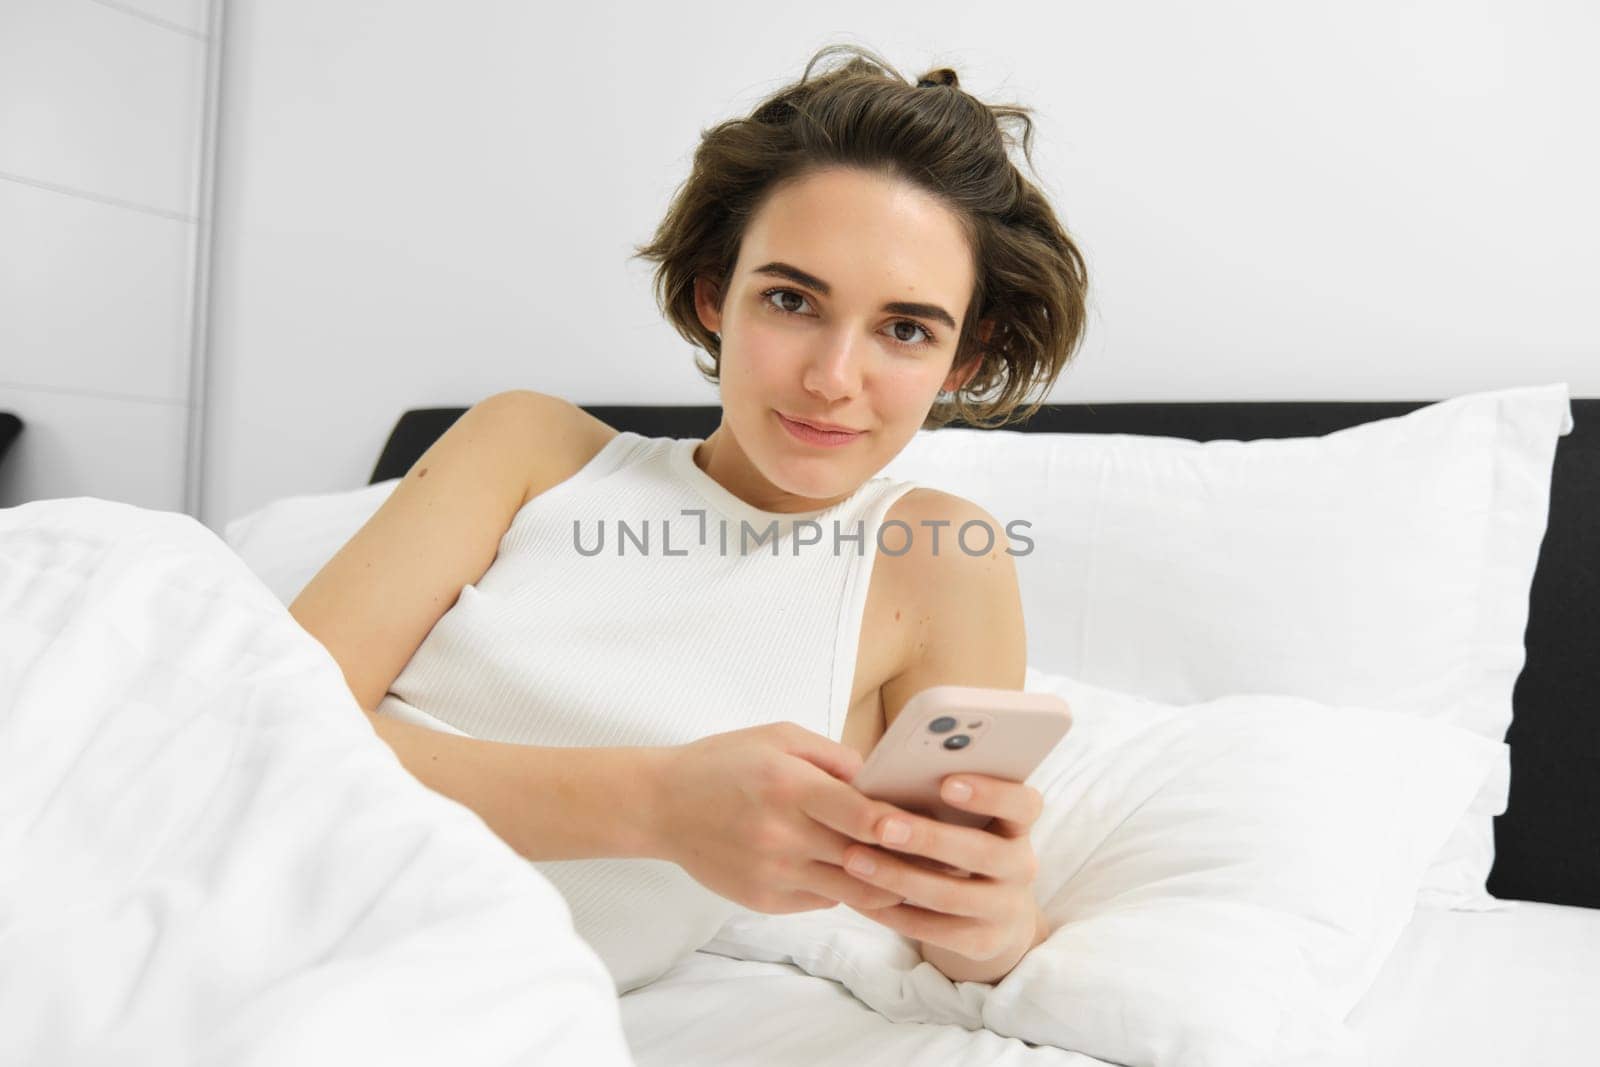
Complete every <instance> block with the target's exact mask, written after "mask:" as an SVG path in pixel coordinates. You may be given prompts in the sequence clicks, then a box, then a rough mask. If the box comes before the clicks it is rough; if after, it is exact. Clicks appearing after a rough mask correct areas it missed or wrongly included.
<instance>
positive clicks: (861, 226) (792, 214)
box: [695, 168, 976, 511]
mask: <svg viewBox="0 0 1600 1067" xmlns="http://www.w3.org/2000/svg"><path fill="white" fill-rule="evenodd" d="M973 280H974V273H973V263H972V251H971V249H970V248H969V247H968V245H967V241H966V238H965V237H964V236H963V234H962V232H961V228H960V226H959V224H958V223H957V220H956V217H955V216H954V215H953V214H952V213H951V212H950V211H949V210H948V209H947V208H945V207H944V206H943V205H941V204H940V203H938V202H937V201H936V200H934V199H933V198H932V197H930V196H928V195H927V194H926V193H924V192H922V191H921V190H918V189H916V188H915V187H913V186H911V185H908V184H906V183H903V182H900V181H897V180H894V179H890V178H885V177H881V176H877V175H869V174H866V173H863V172H861V171H856V170H849V169H844V168H833V169H829V170H826V171H822V172H819V173H816V174H813V175H811V176H809V177H806V178H804V179H801V180H800V181H798V182H796V183H793V184H790V185H788V186H786V187H784V188H782V189H780V190H779V191H778V192H776V193H774V194H773V195H772V196H771V197H770V198H769V199H768V201H767V202H766V204H764V205H763V206H762V208H761V209H760V211H758V212H757V213H756V215H755V216H754V217H753V218H752V219H751V220H750V223H749V226H748V227H747V229H746V231H745V235H744V238H743V241H742V243H741V244H740V247H739V255H738V260H737V262H736V263H735V264H734V268H733V271H732V273H731V274H730V276H729V279H728V282H727V292H726V295H725V297H724V299H723V302H722V306H721V309H720V310H719V309H718V308H717V307H716V288H715V284H714V281H713V280H712V279H707V278H701V279H698V280H697V282H696V286H695V294H696V305H697V311H698V313H699V316H700V321H701V322H702V323H703V324H704V325H705V327H706V328H707V329H709V330H712V331H713V332H716V333H719V334H721V337H722V363H721V375H720V376H721V391H722V409H723V411H722V425H721V426H720V427H719V428H718V430H717V432H716V433H714V434H713V435H712V436H711V438H708V439H707V442H706V444H705V445H702V446H701V449H702V450H703V451H705V452H706V453H707V455H706V456H705V457H704V459H705V461H706V462H705V465H706V468H707V470H708V473H710V474H711V475H712V476H713V477H716V478H717V479H718V480H719V481H721V482H722V483H723V484H724V485H725V486H726V487H727V488H728V489H729V490H730V491H732V492H734V493H735V494H736V495H738V496H740V497H742V498H744V499H745V500H747V501H749V502H750V503H752V504H754V505H755V506H757V507H761V508H763V509H765V510H769V511H807V510H817V509H820V508H823V507H827V506H830V505H831V504H833V503H836V502H838V501H840V500H843V499H844V498H846V497H848V496H849V495H850V494H851V493H853V492H854V491H855V490H856V489H857V488H859V487H860V486H861V484H862V483H863V482H865V481H866V480H867V479H869V478H871V477H872V476H873V475H875V474H876V473H877V472H878V471H879V470H881V469H882V468H883V467H884V466H885V465H886V464H887V463H888V462H889V461H890V460H891V459H893V458H894V457H895V455H897V454H898V453H899V452H900V450H901V449H902V448H904V447H905V445H906V444H907V443H908V442H909V441H910V440H911V438H912V437H913V436H914V435H915V434H916V432H917V431H918V430H919V429H921V427H922V423H923V420H924V419H925V418H926V417H927V414H928V410H929V409H930V408H931V407H932V405H933V402H934V400H935V398H936V397H937V395H938V393H939V391H940V390H941V389H945V390H950V391H954V390H956V389H958V388H959V387H960V386H961V384H962V383H963V382H964V381H965V380H966V379H967V378H969V377H970V376H971V375H972V373H974V372H975V371H976V367H975V366H974V367H969V368H966V369H965V371H964V372H962V373H956V374H952V372H951V365H952V363H953V361H954V357H955V353H956V347H957V341H958V340H959V338H958V336H957V330H958V326H959V324H960V323H961V321H962V319H963V317H964V316H965V315H966V312H967V302H968V298H969V296H970V294H971V292H972V285H973ZM894 304H902V305H916V306H901V307H891V306H890V305H894ZM785 416H787V417H792V418H795V419H801V420H805V421H808V422H823V423H828V424H832V425H836V426H843V427H847V428H849V429H852V430H856V431H859V432H858V433H857V434H856V435H855V436H854V437H851V438H850V439H848V440H847V441H846V442H845V443H843V444H838V445H832V446H822V445H818V444H815V443H812V442H810V441H807V440H804V439H803V438H802V437H799V436H796V434H795V433H794V432H792V431H791V430H790V429H789V428H788V426H787V425H786V423H785V419H784V417H785Z"/></svg>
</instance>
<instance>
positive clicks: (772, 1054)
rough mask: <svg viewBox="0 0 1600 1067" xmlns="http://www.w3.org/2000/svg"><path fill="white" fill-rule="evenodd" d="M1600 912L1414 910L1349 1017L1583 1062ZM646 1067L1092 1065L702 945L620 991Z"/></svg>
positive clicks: (1405, 1066) (1363, 1029)
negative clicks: (932, 1020) (882, 1007)
mask: <svg viewBox="0 0 1600 1067" xmlns="http://www.w3.org/2000/svg"><path fill="white" fill-rule="evenodd" d="M1595 1005H1600V909H1593V908H1575V907H1562V906H1559V905H1554V904H1536V903H1531V902H1528V901H1517V902H1515V903H1514V904H1513V905H1512V906H1511V907H1510V908H1508V909H1507V910H1505V911H1498V912H1466V911H1443V910H1433V909H1419V910H1418V911H1417V912H1416V913H1415V914H1414V915H1413V916H1412V919H1411V922H1410V923H1409V924H1408V925H1407V927H1406V930H1405V932H1404V934H1403V935H1402V936H1401V939H1400V941H1399V943H1398V944H1397V945H1396V946H1395V950H1394V952H1393V953H1392V954H1391V955H1390V957H1389V959H1388V960H1387V961H1386V963H1385V964H1384V968H1383V970H1382V971H1381V972H1380V973H1379V975H1378V978H1377V981H1376V982H1375V983H1374V984H1373V987H1372V989H1371V990H1370V991H1369V992H1368V994H1367V996H1366V997H1365V998H1364V999H1363V1000H1362V1002H1361V1003H1360V1004H1358V1005H1357V1006H1356V1009H1355V1011H1353V1012H1352V1013H1351V1014H1350V1024H1351V1026H1352V1027H1353V1028H1354V1029H1355V1030H1356V1032H1357V1033H1359V1034H1360V1035H1361V1036H1362V1038H1363V1039H1364V1040H1365V1041H1366V1042H1367V1045H1368V1049H1369V1052H1370V1054H1371V1062H1372V1065H1373V1067H1418V1065H1421V1064H1436V1063H1448V1064H1450V1065H1451V1067H1479V1065H1482V1067H1509V1065H1513V1064H1515V1065H1523V1064H1528V1065H1532V1064H1559V1063H1585V1062H1591V1061H1592V1059H1593V1058H1594V1057H1595V1056H1596V1055H1597V1054H1600V1052H1597V1050H1600V1013H1596V1012H1595V1011H1594V1010H1593V1009H1594V1006H1595ZM621 1007H622V1023H623V1029H624V1031H625V1033H626V1035H627V1039H628V1044H629V1047H630V1048H631V1050H632V1052H633V1055H634V1057H635V1060H636V1062H637V1064H638V1065H639V1067H651V1065H656V1064H661V1065H666V1064H681V1063H697V1064H712V1063H761V1064H775V1065H795V1067H798V1065H802V1064H804V1065H807V1067H809V1065H825V1064H840V1065H848V1067H876V1065H883V1067H890V1065H893V1067H900V1065H902V1064H905V1063H961V1064H968V1063H973V1064H976V1063H984V1064H998V1065H1005V1067H1013V1065H1014V1067H1043V1065H1050V1067H1094V1065H1099V1064H1103V1063H1105V1061H1104V1060H1099V1059H1095V1058H1094V1057H1092V1056H1086V1055H1083V1054H1081V1053H1077V1052H1068V1051H1065V1050H1062V1049H1057V1048H1050V1047H1038V1048H1035V1047H1031V1046H1029V1045H1028V1044H1026V1043H1025V1042H1023V1041H1020V1040H1018V1039H1016V1038H1007V1037H1001V1036H1000V1035H998V1034H995V1033H992V1032H990V1031H988V1030H978V1031H969V1030H964V1029H962V1028H961V1027H958V1026H953V1025H947V1024H927V1023H895V1022H890V1021H889V1020H888V1019H886V1018H884V1017H883V1016H881V1015H879V1014H878V1013H877V1012H875V1011H873V1010H872V1009H870V1008H868V1007H867V1006H866V1005H864V1004H862V1003H861V1002H860V1001H858V1000H856V999H855V998H854V997H853V996H852V995H851V994H850V993H849V992H848V991H847V990H846V989H845V988H844V987H843V986H841V985H839V984H838V983H836V982H831V981H828V980H826V979H822V978H815V977H812V976H811V975H808V974H806V973H805V972H803V971H801V970H800V969H799V968H797V967H794V966H791V965H789V964H779V963H758V962H752V961H745V960H733V959H728V958H725V957H722V956H713V955H711V954H709V953H704V952H697V953H695V954H694V955H693V956H692V957H690V958H689V959H688V960H685V961H684V962H683V963H682V964H680V965H679V966H677V967H676V968H674V969H673V970H671V971H669V972H668V973H667V974H665V975H663V976H662V977H661V978H659V979H657V980H656V981H655V982H653V983H651V984H650V985H648V986H645V987H644V988H642V989H637V990H634V991H633V992H631V993H628V994H627V995H626V996H624V997H622V998H621Z"/></svg>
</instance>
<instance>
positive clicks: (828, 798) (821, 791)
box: [799, 777, 910, 842]
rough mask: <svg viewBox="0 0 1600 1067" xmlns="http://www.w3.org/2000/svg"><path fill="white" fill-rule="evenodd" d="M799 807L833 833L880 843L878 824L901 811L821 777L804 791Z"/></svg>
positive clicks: (837, 782) (854, 789) (843, 784)
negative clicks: (887, 816) (877, 830)
mask: <svg viewBox="0 0 1600 1067" xmlns="http://www.w3.org/2000/svg"><path fill="white" fill-rule="evenodd" d="M799 807H800V810H801V811H803V812H805V813H806V814H807V815H809V816H810V817H811V818H812V820H813V821H815V822H817V823H820V824H821V825H823V826H825V827H827V828H828V829H830V830H833V831H835V832H837V833H840V834H843V835H844V836H845V837H847V838H850V839H852V840H855V841H873V842H875V841H877V840H878V837H877V833H876V830H875V826H876V823H877V822H878V821H879V820H880V819H882V818H883V817H884V816H885V815H888V814H890V813H893V812H899V811H900V809H899V808H897V807H895V806H894V805H893V804H886V803H884V802H883V801H880V800H872V799H870V798H868V797H865V796H862V795H861V792H860V791H859V790H857V789H856V787H855V786H853V785H850V784H849V783H847V782H840V781H834V780H833V779H829V778H822V777H819V778H817V779H816V780H815V781H814V782H812V783H811V784H810V785H809V786H808V787H807V788H806V789H805V790H804V791H803V792H801V794H800V799H799ZM901 814H905V813H903V812H902V813H901ZM907 817H908V818H909V817H910V816H909V815H907Z"/></svg>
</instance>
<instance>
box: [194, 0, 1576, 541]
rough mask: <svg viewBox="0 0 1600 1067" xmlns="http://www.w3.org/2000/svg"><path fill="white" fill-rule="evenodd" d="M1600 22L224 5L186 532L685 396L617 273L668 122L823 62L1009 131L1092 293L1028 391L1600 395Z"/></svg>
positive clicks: (1229, 7)
mask: <svg viewBox="0 0 1600 1067" xmlns="http://www.w3.org/2000/svg"><path fill="white" fill-rule="evenodd" d="M829 27H847V28H848V32H843V33H839V32H831V31H828V30H827V29H826V28H829ZM1597 31H1600V15H1597V14H1596V9H1595V8H1594V7H1593V6H1592V5H1588V4H1584V3H1580V2H1577V0H1569V2H1565V3H1557V2H1549V0H1545V2H1530V0H1515V2H1513V0H1490V2H1462V0H1430V2H1413V3H1405V4H1400V3H1395V2H1393V0H1353V2H1350V3H1344V4H1283V3H1277V2H1273V0H1253V2H1241V0H1210V2H1208V3H1205V4H1191V3H1187V2H1184V0H1155V2H1145V3H1138V4H1119V3H1111V2H1105V3H1099V4H1088V3H1053V2H1051V3H1046V2H1039V3H986V4H982V5H978V4H972V3H970V2H968V0H923V2H917V3H884V4H857V3H853V2H846V0H811V2H809V3H807V4H805V5H801V6H787V7H765V8H763V7H759V6H754V7H753V6H751V5H750V4H748V3H740V2H734V0H717V2H700V3H696V4H693V5H679V4H645V3H617V2H615V0H593V2H589V3H584V4H572V5H559V6H555V5H535V4H529V3H524V2H521V0H471V2H462V3H456V4H452V5H440V4H434V3H422V2H419V0H403V2H402V0H390V2H388V3H385V4H382V5H371V4H361V3H356V2H354V0H316V2H312V0H272V2H263V0H235V2H234V3H232V4H230V5H229V17H228V28H227V32H226V34H225V37H226V49H225V57H224V63H223V69H224V71H225V89H224V95H223V101H224V111H223V128H224V133H223V138H222V149H221V150H222V157H221V160H220V185H219V189H218V196H219V201H218V205H217V211H218V235H217V237H218V242H217V248H216V255H217V262H216V271H215V277H214V289H213V292H214V303H213V314H214V316H215V321H214V356H213V363H212V368H211V374H212V380H211V403H212V418H211V420H210V425H209V437H208V450H207V454H206V463H207V467H206V478H205V489H206V494H205V500H204V508H203V512H202V516H201V517H202V519H203V520H204V521H205V522H206V523H207V524H208V525H210V526H212V528H213V529H218V530H220V529H221V527H222V524H223V523H224V522H225V521H227V520H228V519H230V518H233V517H236V516H238V515H240V514H242V513H244V512H245V511H248V510H250V509H253V508H255V507H257V506H259V505H261V504H263V503H265V502H267V501H269V500H272V499H275V498H277V497H280V496H285V495H289V494H297V493H307V492H321V491H330V490H335V489H342V488H351V487H355V486H358V485H362V484H365V482H366V480H367V478H368V476H369V474H370V472H371V469H372V465H373V462H374V461H375V459H376V457H377V453H378V451H379V449H380V447H381V445H382V443H383V440H384V438H385V436H386V435H387V433H388V430H389V428H390V427H391V425H392V424H393V422H394V420H395V418H396V417H397V416H398V415H399V414H400V412H401V411H403V410H404V409H406V408H408V407H417V406H439V405H462V406H464V405H467V404H470V403H472V402H473V401H475V400H477V399H479V398H481V397H483V396H485V395H488V394H489V393H491V392H494V391H497V390H500V389H506V388H513V387H526V388H533V389H539V390H542V391H546V392H553V393H557V394H560V395H563V396H566V397H568V398H570V399H573V400H575V401H578V402H580V403H713V402H715V399H716V397H715V393H714V392H713V391H712V390H711V389H710V388H709V387H708V386H706V385H705V384H704V383H703V382H702V381H701V379H700V378H699V376H698V375H697V374H696V373H695V372H694V370H693V369H692V361H691V352H690V351H689V350H688V348H687V346H686V345H685V344H684V343H683V342H682V341H681V340H680V339H679V338H678V337H677V336H676V335H675V334H674V333H672V331H671V330H670V329H669V328H668V327H667V326H666V325H665V323H664V322H662V321H661V319H660V318H659V316H658V313H657V311H656V309H655V306H654V303H653V300H652V297H651V294H650V289H649V285H648V265H647V264H644V263H642V262H639V261H630V260H629V259H628V258H627V256H628V253H629V252H630V251H631V247H632V245H633V244H635V243H642V242H643V241H645V240H647V239H648V238H649V237H650V235H651V232H652V230H653V227H654V225H655V223H656V221H657V220H658V219H659V217H660V215H661V212H662V211H663V210H664V208H665V206H666V204H667V202H668V200H669V198H670V195H671V193H672V191H673V189H674V187H675V186H676V185H677V184H678V183H679V182H680V181H681V180H682V178H683V177H684V176H685V174H686V173H687V169H688V164H689V160H690V155H691V153H692V151H693V149H694V146H695V143H696V140H697V137H698V133H699V131H700V130H701V129H703V128H705V127H707V126H709V125H711V124H712V123H713V122H715V121H718V120H720V119H722V118H725V117H730V116H733V115H735V114H740V113H743V112H745V111H746V110H748V108H749V107H750V106H752V105H753V104H754V103H755V102H756V101H757V100H758V99H759V98H760V97H761V96H762V95H764V94H765V93H766V92H768V91H770V90H772V89H774V88H776V87H778V86H779V85H781V84H783V83H785V82H787V81H789V80H791V79H793V78H795V77H797V76H798V75H799V73H800V71H801V69H802V66H803V64H804V62H805V60H806V59H807V58H808V57H809V56H810V55H811V54H812V52H813V51H814V50H815V49H816V48H817V47H819V46H820V45H823V44H827V43H833V42H846V41H853V42H855V43H859V44H864V45H866V46H868V47H870V48H873V49H875V50H877V51H878V52H880V53H881V54H883V55H884V56H885V57H886V58H887V59H888V60H890V61H891V62H893V63H895V64H897V65H899V66H900V67H901V68H902V72H903V73H905V74H906V75H908V76H911V77H914V76H915V75H917V74H918V73H920V72H921V71H922V69H924V68H926V67H929V66H932V65H936V64H941V63H949V64H950V65H952V66H955V67H956V68H957V70H958V72H959V73H960V75H961V78H962V83H963V86H964V87H965V88H967V89H969V90H970V91H973V92H975V93H977V94H978V95H980V96H982V97H983V98H985V99H988V100H991V101H998V100H1015V101H1017V102H1020V103H1023V104H1027V105H1029V106H1031V107H1033V108H1035V110H1036V115H1037V119H1038V126H1039V130H1038V138H1037V141H1036V145H1035V162H1036V164H1037V165H1038V168H1039V171H1040V173H1041V174H1042V176H1043V183H1044V187H1045V189H1046V190H1047V192H1048V193H1049V194H1050V195H1051V196H1052V197H1053V199H1054V201H1055V203H1056V204H1057V206H1058V209H1059V210H1060V212H1061V213H1062V215H1063V217H1064V219H1065V220H1066V222H1067V225H1068V227H1069V228H1070V229H1071V230H1072V231H1073V232H1074V233H1075V234H1076V235H1077V237H1078V239H1079V241H1080V243H1081V247H1082V248H1083V250H1084V252H1085V255H1086V257H1087V259H1088V263H1089V269H1090V272H1091V284H1092V286H1093V289H1094V292H1093V301H1092V317H1091V323H1090V333H1089V337H1088V340H1087V343H1086V345H1085V348H1084V349H1083V351H1082V353H1081V355H1080V356H1079V359H1078V362H1077V363H1076V365H1075V366H1073V367H1072V368H1071V369H1069V371H1068V373H1067V374H1066V375H1065V377H1064V378H1063V379H1062V381H1061V382H1060V384H1059V385H1058V387H1057V388H1056V390H1055V392H1054V393H1053V394H1052V397H1051V399H1053V400H1056V401H1059V402H1081V401H1117V400H1208V399H1240V400H1258V399H1285V400H1302V399H1372V400H1385V399H1428V398H1441V397H1445V396H1451V395H1457V394H1460V393H1464V392H1471V391H1475V390H1479V389H1488V388H1498V387H1503V386H1508V385H1514V384H1529V383H1541V382H1548V381H1567V382H1569V383H1570V385H1571V386H1572V388H1573V392H1574V394H1575V395H1580V396H1581V395H1589V396H1600V325H1597V323H1596V319H1595V316H1594V315H1593V305H1594V302H1595V301H1594V297H1595V294H1596V293H1597V292H1600V256H1597V255H1596V251H1595V250H1596V249H1597V248H1600V217H1597V211H1596V206H1595V198H1594V195H1593V190H1594V189H1596V188H1600V148H1597V139H1596V138H1595V136H1594V122H1595V115H1594V110H1595V109H1594V104H1595V102H1596V101H1597V100H1600V75H1597V67H1596V65H1595V64H1594V63H1593V62H1592V58H1593V48H1594V45H1595V43H1596V40H1597V36H1600V34H1597Z"/></svg>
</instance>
